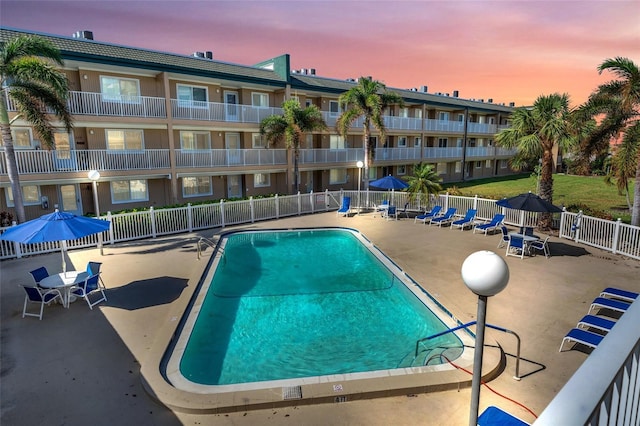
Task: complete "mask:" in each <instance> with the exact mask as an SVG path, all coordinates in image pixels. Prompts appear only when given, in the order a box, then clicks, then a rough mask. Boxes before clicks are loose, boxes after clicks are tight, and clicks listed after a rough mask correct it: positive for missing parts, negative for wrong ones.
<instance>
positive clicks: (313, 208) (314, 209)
mask: <svg viewBox="0 0 640 426" xmlns="http://www.w3.org/2000/svg"><path fill="white" fill-rule="evenodd" d="M313 197H314V195H313V189H312V190H311V192H309V205H310V206H311V213H315V212H316V205H315V203H314V202H313V200H314V198H313Z"/></svg>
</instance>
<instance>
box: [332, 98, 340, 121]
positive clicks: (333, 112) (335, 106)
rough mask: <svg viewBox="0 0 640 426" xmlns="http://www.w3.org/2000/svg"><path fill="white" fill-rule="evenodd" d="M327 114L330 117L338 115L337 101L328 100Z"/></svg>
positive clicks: (338, 106)
mask: <svg viewBox="0 0 640 426" xmlns="http://www.w3.org/2000/svg"><path fill="white" fill-rule="evenodd" d="M329 115H330V116H331V117H335V116H337V115H340V104H339V103H338V101H329Z"/></svg>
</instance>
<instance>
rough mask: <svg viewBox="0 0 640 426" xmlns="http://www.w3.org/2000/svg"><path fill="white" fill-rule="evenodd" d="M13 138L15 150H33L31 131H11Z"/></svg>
mask: <svg viewBox="0 0 640 426" xmlns="http://www.w3.org/2000/svg"><path fill="white" fill-rule="evenodd" d="M11 137H12V138H13V148H14V149H33V137H32V136H31V129H11ZM0 143H2V141H0Z"/></svg>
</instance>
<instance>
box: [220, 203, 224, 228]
mask: <svg viewBox="0 0 640 426" xmlns="http://www.w3.org/2000/svg"><path fill="white" fill-rule="evenodd" d="M220 221H221V222H222V223H221V225H222V227H223V228H224V222H225V220H224V199H220Z"/></svg>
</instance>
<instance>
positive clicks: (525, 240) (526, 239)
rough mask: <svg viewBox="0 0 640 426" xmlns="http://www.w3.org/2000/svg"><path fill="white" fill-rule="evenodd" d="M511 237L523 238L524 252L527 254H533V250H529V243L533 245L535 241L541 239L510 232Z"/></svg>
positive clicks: (535, 236)
mask: <svg viewBox="0 0 640 426" xmlns="http://www.w3.org/2000/svg"><path fill="white" fill-rule="evenodd" d="M509 235H510V236H512V237H516V238H522V242H523V244H524V250H525V252H526V253H527V254H531V249H530V248H529V243H532V242H534V241H538V240H539V239H540V237H538V236H537V235H525V234H520V233H518V232H514V231H512V232H509Z"/></svg>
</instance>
